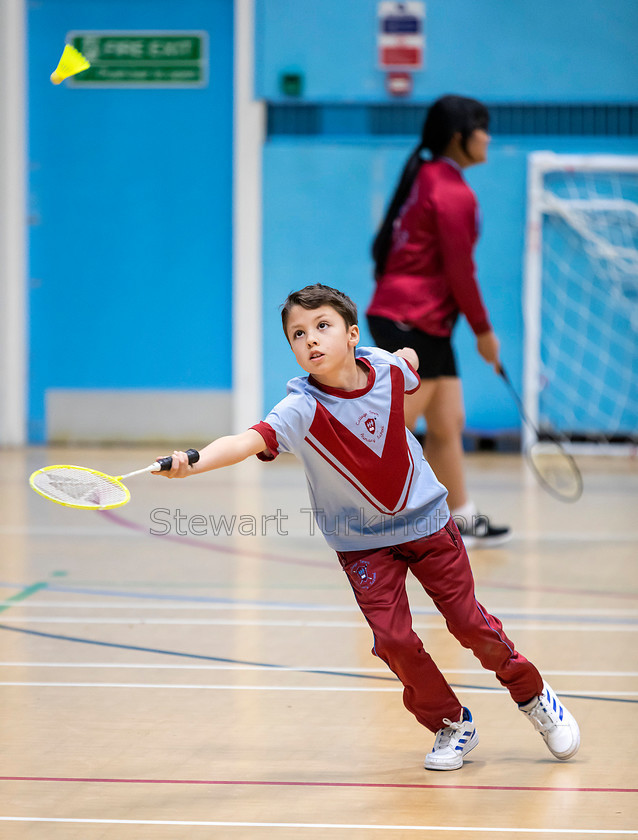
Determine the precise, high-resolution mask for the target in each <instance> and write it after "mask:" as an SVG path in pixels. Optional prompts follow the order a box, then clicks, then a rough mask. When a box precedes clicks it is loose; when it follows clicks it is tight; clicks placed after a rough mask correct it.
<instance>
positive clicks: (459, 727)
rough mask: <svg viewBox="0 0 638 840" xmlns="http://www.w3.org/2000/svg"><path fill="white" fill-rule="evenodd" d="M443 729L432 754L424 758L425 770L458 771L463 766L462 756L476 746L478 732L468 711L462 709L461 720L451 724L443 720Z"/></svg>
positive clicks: (435, 742)
mask: <svg viewBox="0 0 638 840" xmlns="http://www.w3.org/2000/svg"><path fill="white" fill-rule="evenodd" d="M443 723H444V724H445V728H444V729H439V731H438V732H437V733H436V738H435V740H434V747H433V748H432V752H430V753H428V754H427V755H426V757H425V769H426V770H458V769H459V767H462V766H463V756H465V755H467V753H469V751H470V750H473V749H474V747H475V746H476V745H477V744H478V742H479V738H478V732H477V731H476V727H475V726H474V723H473V721H472V715H471V714H470V710H469V709H466V708H465V707H464V708H463V714H462V715H461V720H460V721H458V723H453V722H452V721H451V720H448V719H447V718H443Z"/></svg>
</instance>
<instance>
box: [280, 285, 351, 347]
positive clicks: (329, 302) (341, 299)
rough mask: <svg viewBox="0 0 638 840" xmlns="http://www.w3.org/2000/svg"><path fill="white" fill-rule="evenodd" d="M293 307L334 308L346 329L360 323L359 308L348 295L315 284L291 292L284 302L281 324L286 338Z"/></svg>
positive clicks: (329, 287)
mask: <svg viewBox="0 0 638 840" xmlns="http://www.w3.org/2000/svg"><path fill="white" fill-rule="evenodd" d="M293 306H301V307H302V308H303V309H319V307H320V306H332V308H333V309H336V311H337V312H338V313H339V315H341V317H342V318H343V320H344V321H345V322H346V327H352V326H354V325H355V324H357V323H358V322H359V319H358V316H357V306H356V304H355V303H354V301H352V300H350V298H349V297H348V295H346V294H344V293H343V292H340V291H339V290H338V289H333V288H332V287H331V286H324V285H323V284H322V283H315V284H314V285H312V286H306V287H305V288H304V289H300V291H298V292H291V293H290V294H289V295H288V297H287V298H286V300H285V301H284V303H283V306H282V307H281V324H282V326H283V328H284V334H285V336H286V338H288V333H287V331H286V327H287V326H288V316H289V315H290V310H291V309H292V307H293Z"/></svg>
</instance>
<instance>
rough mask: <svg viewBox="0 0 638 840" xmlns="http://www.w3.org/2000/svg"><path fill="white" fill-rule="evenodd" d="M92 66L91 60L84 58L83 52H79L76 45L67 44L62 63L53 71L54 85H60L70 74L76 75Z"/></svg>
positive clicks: (52, 79)
mask: <svg viewBox="0 0 638 840" xmlns="http://www.w3.org/2000/svg"><path fill="white" fill-rule="evenodd" d="M90 66H91V64H90V62H89V61H87V60H86V58H84V56H83V55H82V53H81V52H78V51H77V50H76V49H75V47H72V46H71V45H70V44H67V45H66V47H65V48H64V52H63V53H62V58H61V59H60V63H59V64H58V66H57V67H56V68H55V70H54V71H53V73H51V81H52V82H53V84H54V85H59V84H60V82H63V81H64V80H65V79H68V78H69V76H75V75H76V74H77V73H81V72H82V71H83V70H86V69H87V68H89V67H90Z"/></svg>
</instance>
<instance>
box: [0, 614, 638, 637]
mask: <svg viewBox="0 0 638 840" xmlns="http://www.w3.org/2000/svg"><path fill="white" fill-rule="evenodd" d="M0 621H1V623H2V624H101V625H105V624H123V625H128V626H131V625H145V624H146V625H160V626H167V625H170V626H182V627H187V626H198V627H324V628H328V627H332V628H336V629H350V628H353V629H359V630H366V631H369V627H368V625H367V624H366V622H365V620H364V619H363V618H361V619H360V620H359V621H304V620H300V621H293V620H281V621H273V620H267V619H228V618H138V617H136V616H131V617H130V618H125V617H122V618H92V617H88V616H87V617H86V618H82V617H77V618H72V617H68V616H36V617H33V616H15V615H11V616H2V619H1V620H0ZM507 625H508V630H509V629H510V628H515V629H517V630H519V631H520V630H533V631H539V630H545V631H551V632H556V631H561V632H563V633H566V632H569V631H579V632H581V633H603V632H606V633H636V632H638V621H637V622H636V623H633V622H632V623H630V624H627V623H625V622H624V621H622V620H621V621H619V622H618V623H617V624H604V623H602V622H601V623H598V622H594V623H592V624H571V623H569V622H565V623H564V624H560V623H559V624H550V623H548V624H534V623H533V622H532V621H530V620H528V619H509V620H508V622H507ZM414 629H415V630H446V632H447V628H446V627H445V624H444V623H443V619H441V620H440V621H436V622H434V621H431V622H415V624H414Z"/></svg>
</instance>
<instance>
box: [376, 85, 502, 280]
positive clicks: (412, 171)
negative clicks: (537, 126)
mask: <svg viewBox="0 0 638 840" xmlns="http://www.w3.org/2000/svg"><path fill="white" fill-rule="evenodd" d="M488 124H489V113H488V110H487V108H486V107H485V105H483V104H482V103H481V102H479V101H478V100H476V99H468V98H467V97H465V96H454V95H451V94H450V95H448V96H442V97H441V98H440V99H437V100H436V102H434V103H433V104H432V105H431V106H430V108H429V109H428V112H427V115H426V118H425V121H424V123H423V129H422V131H421V140H420V141H419V144H418V146H417V147H416V148H415V149H414V151H413V152H412V154H411V155H410V157H409V158H408V160H407V162H406V164H405V166H404V167H403V172H402V173H401V177H400V178H399V183H398V184H397V187H396V189H395V191H394V195H393V196H392V199H391V201H390V204H389V206H388V209H387V211H386V214H385V217H384V219H383V221H382V222H381V226H380V228H379V230H378V232H377V235H376V236H375V238H374V242H373V243H372V258H373V259H374V276H375V277H376V278H377V279H378V278H379V277H381V275H382V274H383V272H384V270H385V263H386V260H387V258H388V254H389V252H390V247H391V245H392V231H393V227H394V221H395V219H396V218H397V216H398V215H399V213H400V211H401V208H402V207H403V205H404V204H405V200H406V199H407V197H408V195H409V194H410V190H411V189H412V184H413V183H414V181H415V179H416V176H417V175H418V173H419V169H420V168H421V165H422V163H423V152H424V151H425V149H428V150H429V151H430V153H431V155H432V157H433V158H436V157H440V156H441V155H442V154H443V152H444V151H445V150H446V149H447V147H448V144H449V143H450V140H451V139H452V137H453V136H454V135H455V134H456V132H457V131H458V132H460V134H461V148H462V149H463V151H467V148H466V144H467V141H468V139H469V137H470V134H472V132H473V131H476V129H477V128H483V129H485V130H486V131H487V127H488Z"/></svg>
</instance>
